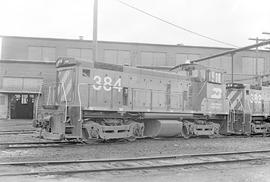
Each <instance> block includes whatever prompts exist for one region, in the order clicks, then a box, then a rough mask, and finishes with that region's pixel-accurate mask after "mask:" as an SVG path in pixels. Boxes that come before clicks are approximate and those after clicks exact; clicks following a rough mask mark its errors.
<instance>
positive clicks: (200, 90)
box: [197, 81, 207, 96]
mask: <svg viewBox="0 0 270 182" xmlns="http://www.w3.org/2000/svg"><path fill="white" fill-rule="evenodd" d="M206 83H207V81H205V82H204V83H203V86H202V87H201V89H200V91H199V92H198V94H197V96H199V95H200V94H201V92H202V89H203V88H204V87H205V85H206Z"/></svg>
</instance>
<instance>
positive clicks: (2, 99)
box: [0, 95, 6, 105]
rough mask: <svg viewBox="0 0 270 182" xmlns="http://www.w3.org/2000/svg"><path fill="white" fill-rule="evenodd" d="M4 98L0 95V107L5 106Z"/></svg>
mask: <svg viewBox="0 0 270 182" xmlns="http://www.w3.org/2000/svg"><path fill="white" fill-rule="evenodd" d="M5 98H6V97H5V96H4V95H0V105H5V104H6V103H5V100H6V99H5Z"/></svg>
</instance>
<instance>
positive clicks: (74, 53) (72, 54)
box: [67, 48, 81, 58]
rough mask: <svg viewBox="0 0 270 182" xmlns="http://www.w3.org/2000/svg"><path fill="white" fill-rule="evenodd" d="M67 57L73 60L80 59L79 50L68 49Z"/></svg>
mask: <svg viewBox="0 0 270 182" xmlns="http://www.w3.org/2000/svg"><path fill="white" fill-rule="evenodd" d="M67 56H68V57H73V58H80V57H81V50H80V49H77V48H68V49H67Z"/></svg>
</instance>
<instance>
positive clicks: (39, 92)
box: [35, 84, 42, 119]
mask: <svg viewBox="0 0 270 182" xmlns="http://www.w3.org/2000/svg"><path fill="white" fill-rule="evenodd" d="M41 89H42V84H41V85H40V87H39V91H38V97H37V102H36V113H35V115H36V119H37V116H38V103H39V99H40V94H41Z"/></svg>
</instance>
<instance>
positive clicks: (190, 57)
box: [175, 53, 200, 65]
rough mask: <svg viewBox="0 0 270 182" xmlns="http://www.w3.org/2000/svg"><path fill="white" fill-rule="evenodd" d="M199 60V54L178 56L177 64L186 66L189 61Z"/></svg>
mask: <svg viewBox="0 0 270 182" xmlns="http://www.w3.org/2000/svg"><path fill="white" fill-rule="evenodd" d="M199 58H200V55H199V54H182V53H181V54H176V59H175V64H176V65H178V64H185V63H186V62H187V60H189V61H192V60H195V59H199Z"/></svg>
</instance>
